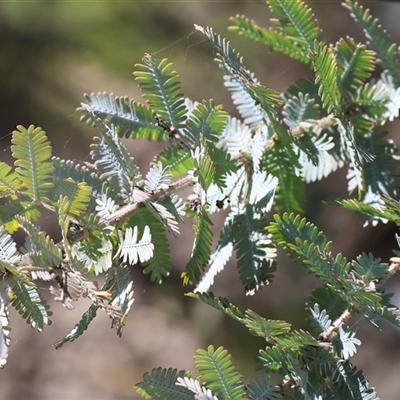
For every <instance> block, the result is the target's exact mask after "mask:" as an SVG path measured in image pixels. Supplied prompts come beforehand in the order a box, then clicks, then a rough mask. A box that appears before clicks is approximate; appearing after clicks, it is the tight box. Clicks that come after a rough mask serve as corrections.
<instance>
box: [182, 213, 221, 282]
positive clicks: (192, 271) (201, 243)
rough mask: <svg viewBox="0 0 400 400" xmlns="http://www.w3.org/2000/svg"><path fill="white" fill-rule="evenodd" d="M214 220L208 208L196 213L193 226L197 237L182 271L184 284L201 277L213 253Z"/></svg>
mask: <svg viewBox="0 0 400 400" xmlns="http://www.w3.org/2000/svg"><path fill="white" fill-rule="evenodd" d="M211 226H212V222H211V220H210V217H209V215H208V211H207V210H206V208H202V209H201V210H200V212H199V213H198V214H197V215H196V222H195V225H194V227H193V229H194V232H195V239H194V244H193V249H192V255H191V257H190V261H189V262H188V264H187V265H186V268H185V271H184V272H183V273H182V275H181V277H182V278H183V284H184V285H190V284H193V283H194V281H197V280H198V279H199V278H200V275H201V273H202V272H203V271H204V269H205V268H206V266H207V264H208V261H209V259H210V254H211V244H212V237H213V233H212V230H211Z"/></svg>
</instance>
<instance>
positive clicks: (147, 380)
mask: <svg viewBox="0 0 400 400" xmlns="http://www.w3.org/2000/svg"><path fill="white" fill-rule="evenodd" d="M184 376H185V371H183V370H181V371H178V370H177V369H172V368H168V369H165V368H164V369H162V368H160V367H159V368H154V369H153V370H152V371H151V372H150V373H147V372H146V373H145V374H144V375H143V382H140V383H137V384H136V385H135V386H134V387H135V389H136V392H137V393H138V394H140V395H141V396H143V397H144V398H146V399H153V400H172V399H179V400H193V399H194V394H193V392H192V391H190V390H189V389H188V388H186V387H182V386H179V385H177V384H176V382H177V381H178V378H184Z"/></svg>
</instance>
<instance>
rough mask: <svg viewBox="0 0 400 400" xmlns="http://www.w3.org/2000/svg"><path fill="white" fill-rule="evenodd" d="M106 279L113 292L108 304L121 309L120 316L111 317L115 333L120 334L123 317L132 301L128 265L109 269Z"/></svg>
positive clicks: (123, 321) (131, 283)
mask: <svg viewBox="0 0 400 400" xmlns="http://www.w3.org/2000/svg"><path fill="white" fill-rule="evenodd" d="M108 279H110V281H111V282H110V283H111V291H112V294H113V295H112V299H111V301H110V304H111V306H113V307H117V308H118V309H120V310H121V316H120V317H118V318H114V319H113V326H116V327H117V333H118V335H121V334H122V329H123V327H124V323H125V318H126V316H127V315H128V312H129V310H130V309H131V306H132V304H133V302H134V298H133V289H132V285H133V282H132V278H131V273H130V270H129V268H128V267H126V266H124V265H121V266H118V267H117V268H113V269H112V270H110V272H109V274H108Z"/></svg>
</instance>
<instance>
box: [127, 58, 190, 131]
mask: <svg viewBox="0 0 400 400" xmlns="http://www.w3.org/2000/svg"><path fill="white" fill-rule="evenodd" d="M143 62H144V64H136V66H135V67H136V70H135V72H134V73H133V75H134V76H135V77H136V81H137V82H138V83H139V86H140V89H141V90H142V92H143V97H144V98H145V99H146V100H147V102H148V104H149V105H150V107H151V108H152V109H153V110H156V111H157V114H158V115H159V116H160V117H161V118H162V119H163V120H164V121H165V122H167V123H169V124H170V126H172V128H171V129H177V130H179V129H182V128H183V127H184V122H185V119H186V114H187V109H186V106H185V102H184V100H183V95H182V93H181V88H180V82H179V75H178V74H177V73H176V72H175V71H174V70H173V64H172V63H169V62H168V60H167V59H163V60H162V61H161V62H160V63H159V64H158V65H157V63H156V61H155V60H154V59H153V58H152V57H151V55H150V54H146V55H145V56H144V58H143Z"/></svg>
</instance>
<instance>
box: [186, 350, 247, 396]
mask: <svg viewBox="0 0 400 400" xmlns="http://www.w3.org/2000/svg"><path fill="white" fill-rule="evenodd" d="M194 363H195V365H196V368H197V370H198V371H199V373H200V377H199V379H200V380H201V381H204V382H206V383H207V387H208V388H210V389H211V390H212V391H213V392H215V394H216V395H217V396H220V397H221V398H223V399H229V400H234V399H237V400H241V399H243V398H244V396H245V390H244V385H243V383H242V382H241V379H242V376H241V375H240V373H239V372H238V371H237V370H236V368H235V366H234V365H233V362H232V359H231V356H230V354H229V353H228V351H227V350H225V349H224V348H223V347H219V348H218V349H214V346H208V348H207V350H201V349H200V350H197V354H196V355H195V356H194Z"/></svg>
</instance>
